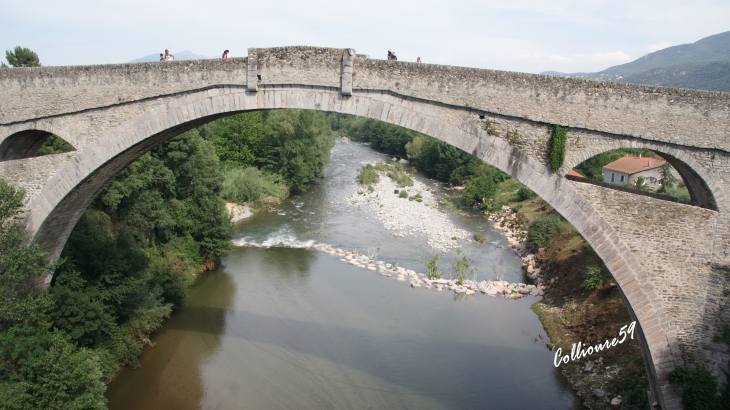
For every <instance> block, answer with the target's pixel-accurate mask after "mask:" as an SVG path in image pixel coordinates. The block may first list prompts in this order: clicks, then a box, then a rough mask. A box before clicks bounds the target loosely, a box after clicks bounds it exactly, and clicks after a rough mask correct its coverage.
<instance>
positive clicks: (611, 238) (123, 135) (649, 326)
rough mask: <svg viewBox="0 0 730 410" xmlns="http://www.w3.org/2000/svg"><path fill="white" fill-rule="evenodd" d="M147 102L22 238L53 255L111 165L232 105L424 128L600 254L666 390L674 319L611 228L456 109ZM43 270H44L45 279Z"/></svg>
mask: <svg viewBox="0 0 730 410" xmlns="http://www.w3.org/2000/svg"><path fill="white" fill-rule="evenodd" d="M158 101H159V104H158V105H156V108H152V109H150V110H147V111H145V112H144V113H143V114H141V115H139V116H137V117H134V118H129V119H127V120H126V121H124V122H123V123H122V124H120V125H118V126H117V127H116V128H114V129H113V130H111V131H110V132H107V133H106V134H105V135H103V136H101V137H100V138H99V139H97V140H96V141H94V142H93V143H91V144H90V145H88V146H86V147H84V148H83V149H82V150H81V151H79V152H77V153H76V154H75V156H74V158H73V160H71V161H68V162H67V163H66V165H64V167H63V168H61V169H60V170H59V171H58V172H56V174H55V175H54V176H53V177H52V178H51V179H50V180H49V181H48V182H47V183H46V184H45V186H44V187H43V189H42V190H41V191H40V192H39V193H38V194H37V195H36V196H35V197H34V198H33V199H32V200H31V202H30V203H29V204H28V208H29V210H30V213H29V217H28V219H27V221H26V228H27V230H28V231H29V232H30V233H31V235H32V241H33V242H34V243H39V244H41V245H42V247H43V248H44V249H45V250H46V251H48V252H49V254H50V255H51V256H54V257H55V256H58V255H59V254H60V251H61V249H62V248H63V245H64V244H65V242H66V239H67V238H68V235H69V234H70V232H71V230H72V229H73V227H74V225H75V223H76V221H78V219H79V217H80V216H81V214H82V213H83V212H84V210H85V209H86V207H87V206H88V205H89V203H90V202H91V201H92V200H93V198H94V197H95V196H96V195H97V194H98V193H99V191H100V190H101V189H102V188H103V187H104V186H105V185H106V183H107V182H108V181H110V180H111V179H112V178H113V177H114V176H115V175H116V174H117V173H118V172H120V171H122V170H123V169H124V168H125V167H126V166H127V165H129V164H130V163H131V162H133V161H134V160H136V159H137V158H139V157H140V156H141V155H143V154H144V153H146V152H148V151H149V150H151V149H152V148H154V147H155V146H157V145H159V144H160V143H163V142H165V141H167V140H169V139H170V138H173V137H174V136H176V135H179V134H180V133H182V132H184V131H187V130H189V129H192V128H194V127H197V126H199V125H202V124H204V123H207V122H210V121H212V120H215V119H218V118H222V117H224V116H228V115H233V114H236V113H241V112H246V111H252V110H262V109H277V108H299V109H312V110H321V111H333V112H341V113H346V114H353V115H358V116H362V117H368V118H372V119H376V120H381V121H386V122H389V123H392V124H395V125H400V126H403V127H405V128H409V129H411V130H414V131H416V132H420V133H423V134H426V135H430V136H432V137H434V138H437V139H440V140H442V141H444V142H446V143H448V144H451V145H453V146H455V147H457V148H459V149H462V150H464V151H466V152H469V153H472V154H474V155H476V156H477V157H479V158H480V159H482V160H484V161H485V162H487V163H489V164H491V165H494V166H496V167H497V168H499V169H501V170H502V171H504V172H507V173H508V174H510V175H511V176H512V177H514V178H516V179H517V180H519V181H520V182H522V183H523V184H525V185H526V186H527V187H528V188H530V189H532V190H533V191H535V192H536V193H537V194H538V195H540V196H541V197H542V198H543V199H544V200H545V201H547V202H548V203H549V204H551V205H552V206H553V207H554V208H555V209H556V210H557V211H558V212H560V213H561V214H562V215H563V217H565V219H566V220H567V221H568V222H569V223H571V224H572V225H573V226H574V227H575V228H576V229H577V230H578V232H580V233H581V234H582V235H583V237H584V238H585V239H586V240H587V241H588V243H589V244H590V245H591V246H592V247H593V248H594V249H595V250H596V252H597V253H598V255H599V256H600V257H601V259H603V261H604V262H605V263H606V266H607V267H608V268H609V270H610V271H611V273H612V275H613V276H614V279H615V280H616V283H617V284H618V286H619V289H620V291H621V295H622V297H623V298H624V300H625V301H626V305H627V307H628V310H629V313H630V315H631V316H632V317H634V318H636V319H637V321H638V325H639V326H637V329H638V330H639V331H638V332H637V333H639V335H640V336H639V337H640V346H641V347H642V352H643V355H644V358H645V362H646V363H647V366H648V368H649V369H648V370H649V374H650V377H649V379H650V383H651V385H652V390H653V391H655V392H656V393H657V394H658V395H659V397H658V398H659V400H660V401H664V398H675V397H677V396H676V394H677V393H676V391H675V389H674V388H673V386H672V385H671V383H670V382H669V381H668V379H667V375H668V373H669V372H670V371H671V370H673V369H674V368H675V366H677V365H682V364H683V362H682V358H681V352H680V350H679V347H678V344H677V340H676V334H677V332H676V326H675V325H674V324H672V320H671V317H670V315H669V314H668V313H667V311H666V309H665V308H664V306H663V302H662V300H661V298H660V297H659V296H658V295H657V294H656V292H655V291H654V288H653V286H652V285H651V283H648V282H649V278H648V276H647V274H646V272H645V271H644V270H643V268H642V267H641V265H640V264H639V263H638V261H637V260H636V259H635V258H634V256H633V254H632V252H631V250H630V249H629V248H628V246H627V245H626V244H624V243H622V241H621V240H620V239H619V237H618V235H617V233H616V231H615V230H614V229H613V228H612V227H611V226H610V225H609V224H608V223H607V222H606V221H605V220H603V218H602V217H601V216H600V215H598V213H597V212H596V211H595V210H594V209H593V208H592V206H591V205H590V204H589V203H588V202H587V201H586V200H585V199H584V198H582V197H581V196H580V194H578V193H577V192H576V191H575V190H574V189H573V188H572V186H571V185H570V184H569V183H568V182H567V181H566V180H565V179H564V178H562V176H561V175H559V174H555V173H552V172H551V171H550V170H549V169H548V168H547V167H546V166H545V164H542V163H540V162H538V161H536V160H534V159H533V158H531V157H530V156H529V155H528V154H527V153H525V152H524V151H522V150H520V149H518V148H517V147H514V146H511V145H510V144H509V143H508V142H507V141H505V140H504V139H502V138H497V137H495V136H492V135H489V134H488V133H487V131H485V130H484V129H483V127H482V126H481V124H480V123H479V122H478V120H477V121H473V120H475V119H476V117H477V116H476V115H474V113H473V112H471V111H469V110H465V109H463V108H458V107H457V108H455V107H453V106H447V105H440V104H436V103H433V102H428V101H423V100H418V99H415V98H409V97H405V96H402V95H397V94H395V93H393V92H390V91H387V90H386V91H376V90H365V91H361V92H360V91H357V92H353V95H352V96H349V97H347V96H343V95H342V94H341V93H340V90H339V89H338V88H334V87H324V86H296V85H279V86H262V87H260V88H259V89H258V91H257V92H252V91H249V90H247V89H246V88H245V87H243V86H241V87H237V86H221V87H218V88H212V89H208V90H203V91H191V92H189V93H181V94H177V95H172V96H169V97H163V98H160V99H159V100H158ZM49 279H50V278H49Z"/></svg>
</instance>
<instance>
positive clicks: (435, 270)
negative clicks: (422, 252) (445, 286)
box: [423, 254, 441, 279]
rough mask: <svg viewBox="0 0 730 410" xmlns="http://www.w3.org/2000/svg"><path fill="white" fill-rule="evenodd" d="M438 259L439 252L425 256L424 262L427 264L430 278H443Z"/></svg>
mask: <svg viewBox="0 0 730 410" xmlns="http://www.w3.org/2000/svg"><path fill="white" fill-rule="evenodd" d="M438 261H439V255H438V254H435V255H433V256H430V255H429V256H426V257H424V260H423V264H424V265H425V266H426V271H427V272H428V274H427V275H428V278H429V279H441V272H439V267H438Z"/></svg>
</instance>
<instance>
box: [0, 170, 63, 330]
mask: <svg viewBox="0 0 730 410" xmlns="http://www.w3.org/2000/svg"><path fill="white" fill-rule="evenodd" d="M24 196H25V191H23V190H22V189H17V188H15V187H13V186H12V185H10V184H8V183H7V182H5V180H3V179H0V273H1V274H0V290H2V297H0V333H1V332H2V331H4V330H5V329H7V328H8V327H10V326H13V325H16V324H22V323H30V324H34V323H38V322H41V321H45V320H47V317H46V312H47V311H48V309H49V307H50V303H51V302H50V299H49V298H48V295H46V294H45V293H44V292H41V291H39V289H38V287H37V286H36V284H37V283H38V282H39V281H41V280H42V279H43V277H44V276H46V275H47V273H48V269H49V266H48V264H47V262H46V260H45V257H44V253H43V252H41V250H40V249H39V248H38V246H36V245H33V246H23V243H24V242H25V240H26V235H25V232H24V231H23V229H22V228H20V227H19V226H18V225H16V224H14V223H12V222H14V219H15V218H16V217H18V215H19V212H20V208H21V207H22V205H23V198H24Z"/></svg>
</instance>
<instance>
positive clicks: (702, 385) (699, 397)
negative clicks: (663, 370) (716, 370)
mask: <svg viewBox="0 0 730 410" xmlns="http://www.w3.org/2000/svg"><path fill="white" fill-rule="evenodd" d="M669 379H670V380H671V381H673V382H685V383H687V390H685V391H684V405H685V406H687V410H710V409H719V408H721V407H720V406H721V401H720V400H721V399H720V397H719V396H718V395H717V377H715V376H713V375H712V374H711V373H710V372H709V371H708V370H707V369H705V368H704V367H698V368H696V369H695V370H687V369H686V368H684V367H678V368H676V369H674V370H672V372H671V373H669Z"/></svg>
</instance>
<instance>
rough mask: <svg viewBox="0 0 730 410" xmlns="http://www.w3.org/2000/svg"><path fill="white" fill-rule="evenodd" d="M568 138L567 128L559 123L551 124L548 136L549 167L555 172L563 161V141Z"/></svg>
mask: <svg viewBox="0 0 730 410" xmlns="http://www.w3.org/2000/svg"><path fill="white" fill-rule="evenodd" d="M567 140H568V129H567V128H565V127H561V126H560V125H555V126H553V133H552V135H551V136H550V169H551V170H552V171H553V172H557V171H558V170H559V169H560V167H561V166H563V162H564V161H565V143H566V141H567Z"/></svg>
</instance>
